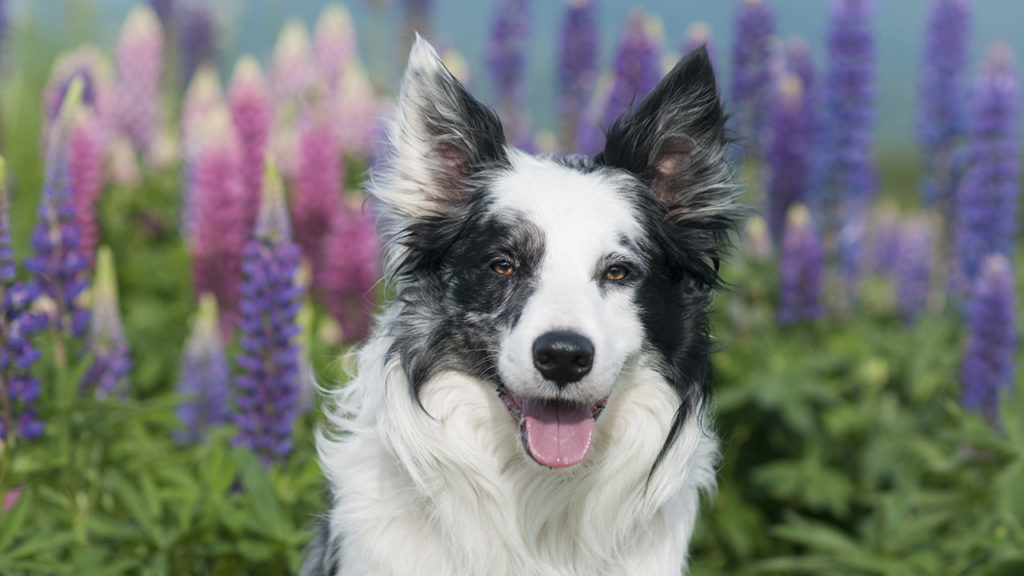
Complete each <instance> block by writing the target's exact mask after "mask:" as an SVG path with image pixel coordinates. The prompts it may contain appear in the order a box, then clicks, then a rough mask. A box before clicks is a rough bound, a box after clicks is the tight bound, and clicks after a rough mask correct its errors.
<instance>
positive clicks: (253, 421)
mask: <svg viewBox="0 0 1024 576" xmlns="http://www.w3.org/2000/svg"><path fill="white" fill-rule="evenodd" d="M300 256H301V254H300V252H299V247H298V246H297V245H296V244H295V243H294V242H293V241H292V237H291V227H290V225H289V222H288V212H287V210H286V209H285V205H284V198H283V195H282V192H281V184H280V181H279V179H278V177H277V175H276V174H275V173H274V170H273V167H271V168H270V169H269V170H268V175H267V181H266V183H265V185H264V189H263V201H262V203H261V205H260V214H259V219H258V221H257V224H256V231H255V236H254V237H253V239H252V240H250V241H249V243H248V244H247V245H246V247H245V257H244V258H245V259H244V264H243V270H244V280H243V284H242V305H241V312H242V315H241V319H240V321H239V325H238V327H239V332H240V339H239V343H240V346H241V351H240V352H239V354H238V357H237V362H238V367H239V374H238V377H237V378H236V380H235V386H236V390H237V393H236V395H235V405H236V406H237V408H238V410H237V413H236V415H235V423H236V424H237V425H238V439H237V441H238V443H239V444H242V445H244V446H248V447H249V448H251V449H252V450H253V451H254V452H256V454H257V455H259V456H260V458H261V459H262V460H263V461H264V463H267V464H269V463H270V462H272V461H274V460H277V459H280V458H282V457H284V456H286V455H287V454H288V452H290V451H291V447H292V441H291V436H292V425H293V424H294V420H295V415H296V412H297V408H298V402H299V376H300V375H299V365H298V363H299V358H300V355H299V344H298V336H299V331H300V328H299V325H298V323H297V315H298V312H299V308H300V307H301V305H302V295H303V290H302V287H301V286H300V285H299V284H298V283H297V282H296V273H297V272H298V270H299V260H300Z"/></svg>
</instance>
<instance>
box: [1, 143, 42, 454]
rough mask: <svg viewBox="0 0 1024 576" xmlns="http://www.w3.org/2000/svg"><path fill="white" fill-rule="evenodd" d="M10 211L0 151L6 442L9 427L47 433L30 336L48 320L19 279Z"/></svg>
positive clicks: (29, 434)
mask: <svg viewBox="0 0 1024 576" xmlns="http://www.w3.org/2000/svg"><path fill="white" fill-rule="evenodd" d="M10 212H11V211H10V197H9V196H8V191H7V165H6V162H5V161H4V159H3V157H0V395H2V397H0V439H2V440H4V443H5V444H7V443H9V442H10V441H11V440H12V435H11V434H10V433H9V432H10V431H11V430H13V431H14V433H15V435H17V436H20V437H21V438H23V439H26V440H32V439H35V438H38V437H40V436H41V435H42V433H43V423H42V422H40V421H39V420H38V419H37V418H36V413H35V410H34V408H33V406H34V404H35V401H36V399H37V398H38V397H39V380H37V379H36V378H34V377H33V376H32V372H31V369H32V365H33V364H34V363H35V362H36V360H38V359H39V351H38V350H36V348H35V347H34V346H33V345H32V341H31V340H30V338H29V337H30V336H31V335H32V334H34V333H35V332H38V331H39V330H42V329H43V328H44V327H45V326H46V319H45V318H43V317H41V316H37V315H33V314H31V313H30V311H29V307H30V305H31V303H32V301H33V300H35V297H36V295H37V293H38V291H37V290H36V289H35V288H34V287H33V286H31V285H29V286H26V285H23V284H20V283H18V282H15V277H16V276H17V267H16V265H15V263H14V251H13V250H12V248H11V217H10ZM15 423H16V424H15Z"/></svg>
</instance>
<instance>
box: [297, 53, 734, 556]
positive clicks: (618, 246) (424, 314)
mask: <svg viewBox="0 0 1024 576" xmlns="http://www.w3.org/2000/svg"><path fill="white" fill-rule="evenodd" d="M723 126H724V117H723V114H722V110H721V106H720V104H719V102H718V94H717V89H716V87H715V83H714V73H713V71H712V70H711V66H710V62H709V60H708V58H707V54H706V52H705V51H704V50H702V49H701V50H698V51H695V52H694V53H692V54H690V55H689V56H687V57H686V58H684V60H682V61H681V62H680V63H679V65H677V66H676V68H675V69H674V70H673V71H672V72H671V73H669V75H668V76H667V77H666V78H665V79H664V80H663V81H662V82H661V84H659V86H658V87H657V88H655V90H654V91H653V92H652V93H651V95H649V96H648V97H647V98H646V99H644V101H643V102H641V103H640V104H639V105H638V106H637V108H636V109H635V110H632V111H626V112H625V113H624V114H623V116H622V117H620V119H619V120H618V121H617V122H616V123H615V124H614V125H613V126H612V127H611V128H610V130H609V132H608V137H607V145H606V147H605V150H604V151H603V152H602V153H601V154H599V155H598V156H596V157H595V158H593V159H590V158H585V157H568V158H562V159H550V158H534V157H530V156H528V155H525V154H523V153H522V152H520V151H518V150H516V149H514V148H512V147H511V146H509V145H508V144H507V143H506V142H505V139H504V135H503V133H502V130H501V125H500V122H499V121H498V119H497V117H496V116H494V114H493V113H492V112H490V111H489V110H487V109H486V108H485V107H484V106H482V105H481V104H479V103H478V102H477V101H476V100H474V99H473V98H472V97H471V96H470V95H469V94H468V93H467V92H466V91H465V89H464V88H463V87H462V86H461V85H460V84H459V83H458V82H457V81H456V80H455V79H454V78H453V77H452V76H451V74H450V73H449V72H448V71H447V70H445V69H444V67H443V66H442V65H441V63H440V60H439V59H438V58H437V55H436V53H435V52H434V50H433V48H431V47H430V46H429V44H427V43H426V42H424V41H422V40H417V42H416V44H415V46H414V47H413V50H412V54H411V55H410V63H409V68H408V70H407V72H406V75H405V78H404V80H403V85H402V90H401V94H400V99H399V106H398V115H397V118H396V120H395V123H394V126H393V128H392V130H391V134H390V136H391V144H392V150H393V157H392V158H391V159H390V162H388V163H387V165H386V167H385V168H384V171H383V172H382V173H380V174H378V175H376V176H375V178H374V181H373V184H372V186H371V190H370V192H371V193H372V194H373V196H374V197H375V198H377V199H378V200H379V201H380V203H381V204H382V205H383V206H384V208H385V209H386V211H387V214H386V216H385V221H384V230H383V236H384V239H385V242H386V246H387V248H386V255H385V269H386V273H387V275H388V277H389V278H390V280H391V282H392V284H393V286H394V287H395V291H396V297H395V299H394V301H393V302H392V304H391V305H390V306H389V308H388V309H387V310H386V311H385V312H384V313H383V314H382V316H381V317H380V318H379V319H378V323H377V326H376V328H375V330H374V333H373V335H372V337H371V338H370V340H369V341H368V342H367V343H366V345H365V347H364V348H362V349H361V350H360V351H359V353H358V361H357V367H356V374H355V376H354V378H353V379H352V381H351V382H350V383H349V384H348V385H347V386H346V387H345V388H343V389H341V390H339V391H337V392H334V393H332V394H331V396H330V397H329V399H328V400H329V401H328V404H327V418H328V423H327V426H325V428H324V429H323V430H321V431H320V433H319V434H318V437H317V446H318V450H319V454H320V459H321V463H322V466H323V469H324V472H325V474H326V476H327V480H328V483H329V485H330V488H331V494H332V502H331V504H330V509H329V511H328V513H327V515H326V518H325V522H324V526H323V529H322V531H321V533H320V534H319V536H318V537H317V538H316V539H315V540H314V542H313V543H312V544H311V546H310V548H309V550H308V560H307V563H306V565H305V567H304V571H303V573H304V574H306V575H307V576H317V575H327V574H331V575H340V574H345V575H364V574H371V575H384V574H395V575H397V574H428V575H429V574H481V575H484V574H487V575H493V574H510V575H511V574H515V575H541V574H545V575H550V574H558V575H575V574H645V575H647V574H651V575H658V574H666V575H667V574H679V572H680V570H681V569H683V568H684V567H685V565H686V554H687V553H686V550H687V544H688V541H689V539H690V536H691V534H692V531H693V527H694V524H695V521H696V515H697V509H698V504H699V494H700V493H701V492H702V491H706V490H710V489H711V488H712V487H713V485H714V466H715V462H716V461H717V446H718V445H717V441H716V439H715V437H714V435H713V434H712V433H711V431H710V426H709V422H707V417H706V415H705V407H706V406H707V402H708V396H709V393H710V391H709V386H710V363H709V360H708V355H709V350H710V337H709V335H708V322H707V313H708V309H709V307H710V302H711V292H712V289H713V288H714V287H715V286H716V285H717V282H718V278H717V261H718V259H719V257H720V256H721V253H722V251H723V250H724V249H725V248H726V242H727V232H728V231H729V229H730V227H731V226H732V225H733V223H734V222H735V221H736V219H737V217H738V209H737V208H736V203H735V200H736V190H737V189H736V187H735V185H734V184H733V178H732V173H731V170H730V169H729V166H728V164H727V162H726V161H725V159H724V148H725V145H726V140H725V136H724V127H723ZM494 258H502V259H505V260H508V261H510V262H512V263H513V264H514V265H515V267H516V274H515V275H514V276H513V277H503V276H500V275H497V274H494V273H493V272H492V271H490V267H489V265H488V263H489V262H490V261H491V260H493V259H494ZM611 264H614V265H622V266H625V267H628V268H629V269H630V270H631V275H630V276H628V277H627V278H626V279H624V280H622V281H620V282H610V281H608V280H606V279H604V278H603V277H602V271H603V270H604V269H605V267H607V266H608V265H611ZM551 329H558V330H562V329H571V330H574V331H576V332H579V333H581V334H585V335H586V336H587V337H588V338H590V339H591V340H593V342H594V345H595V347H596V349H597V354H596V355H595V364H594V369H593V371H592V373H591V374H590V375H589V376H587V377H586V378H584V379H582V380H580V381H579V382H578V383H576V384H574V385H572V386H567V387H565V389H564V390H563V389H561V387H559V389H556V388H554V387H552V386H551V383H550V382H546V381H544V380H543V379H542V378H540V377H538V376H537V375H536V374H535V370H534V368H533V366H532V365H531V364H530V361H529V358H528V354H527V353H526V352H524V350H527V349H528V347H529V345H530V343H531V342H533V339H534V338H535V337H536V336H537V334H538V333H540V332H543V331H545V330H551ZM503 387H507V388H503ZM501 389H506V390H508V391H514V392H515V393H516V394H519V395H525V396H529V397H540V398H557V399H559V401H571V402H585V403H594V402H596V401H598V400H599V399H602V398H603V399H604V400H600V402H598V404H599V405H600V406H601V407H602V408H603V412H600V413H599V416H597V418H596V423H595V428H594V432H593V440H592V445H591V447H590V449H589V453H587V455H586V457H585V459H584V460H583V461H582V462H580V463H579V464H576V465H574V466H571V467H567V468H552V469H549V468H545V467H543V466H541V465H539V464H537V462H535V461H534V460H533V459H531V457H530V455H529V454H528V453H527V451H526V450H524V446H523V440H522V439H521V438H520V436H519V434H518V430H519V425H518V424H517V422H516V419H515V417H514V416H513V414H510V408H509V407H508V406H507V405H506V404H503V400H502V398H500V394H499V393H497V392H496V390H501ZM595 405H597V404H595Z"/></svg>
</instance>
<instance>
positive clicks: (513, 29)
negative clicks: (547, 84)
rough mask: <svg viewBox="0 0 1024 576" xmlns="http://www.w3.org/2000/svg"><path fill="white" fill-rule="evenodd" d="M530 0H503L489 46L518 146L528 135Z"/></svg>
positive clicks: (493, 75)
mask: <svg viewBox="0 0 1024 576" xmlns="http://www.w3.org/2000/svg"><path fill="white" fill-rule="evenodd" d="M529 23H530V1H529V0H500V1H499V2H498V5H497V12H496V14H495V17H494V22H493V24H492V26H491V36H490V40H489V43H488V45H487V65H488V67H489V69H490V72H491V82H492V85H493V87H494V93H495V95H496V99H497V103H498V111H499V113H500V114H501V116H502V119H503V120H504V122H505V126H506V130H507V131H508V132H509V137H510V139H511V141H512V142H513V143H515V144H516V145H519V144H523V143H524V140H525V139H527V138H529V130H528V129H527V127H526V119H525V118H524V117H523V113H522V110H523V108H524V106H523V102H524V100H525V98H526V94H525V86H524V83H523V72H524V69H525V65H526V43H527V41H528V36H529V32H530V30H529Z"/></svg>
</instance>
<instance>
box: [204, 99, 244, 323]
mask: <svg viewBox="0 0 1024 576" xmlns="http://www.w3.org/2000/svg"><path fill="white" fill-rule="evenodd" d="M202 130H203V131H202V134H200V136H199V138H200V142H201V143H200V151H199V156H198V159H197V160H196V165H195V199H194V202H195V218H196V224H195V231H196V238H195V242H194V243H193V245H192V252H193V259H192V274H193V280H194V283H195V287H196V294H203V293H206V292H210V293H212V294H213V295H214V296H215V297H216V298H217V303H218V305H219V306H220V315H221V331H222V333H223V334H224V336H225V338H227V337H229V336H230V334H231V332H232V330H233V327H234V324H235V320H236V316H237V314H238V295H239V292H238V290H239V287H238V285H239V278H240V273H241V259H242V249H243V247H244V246H245V241H246V237H247V236H248V231H247V230H246V229H245V205H244V203H243V199H244V198H245V195H244V191H243V189H242V186H243V181H242V165H241V164H242V152H241V148H240V146H239V144H238V137H237V136H236V135H235V128H234V126H233V125H232V123H231V116H230V114H229V112H228V111H227V110H226V109H225V108H224V107H223V106H222V107H220V108H217V109H215V110H213V111H211V112H210V113H209V114H208V115H207V118H206V120H205V121H204V125H203V126H202Z"/></svg>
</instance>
